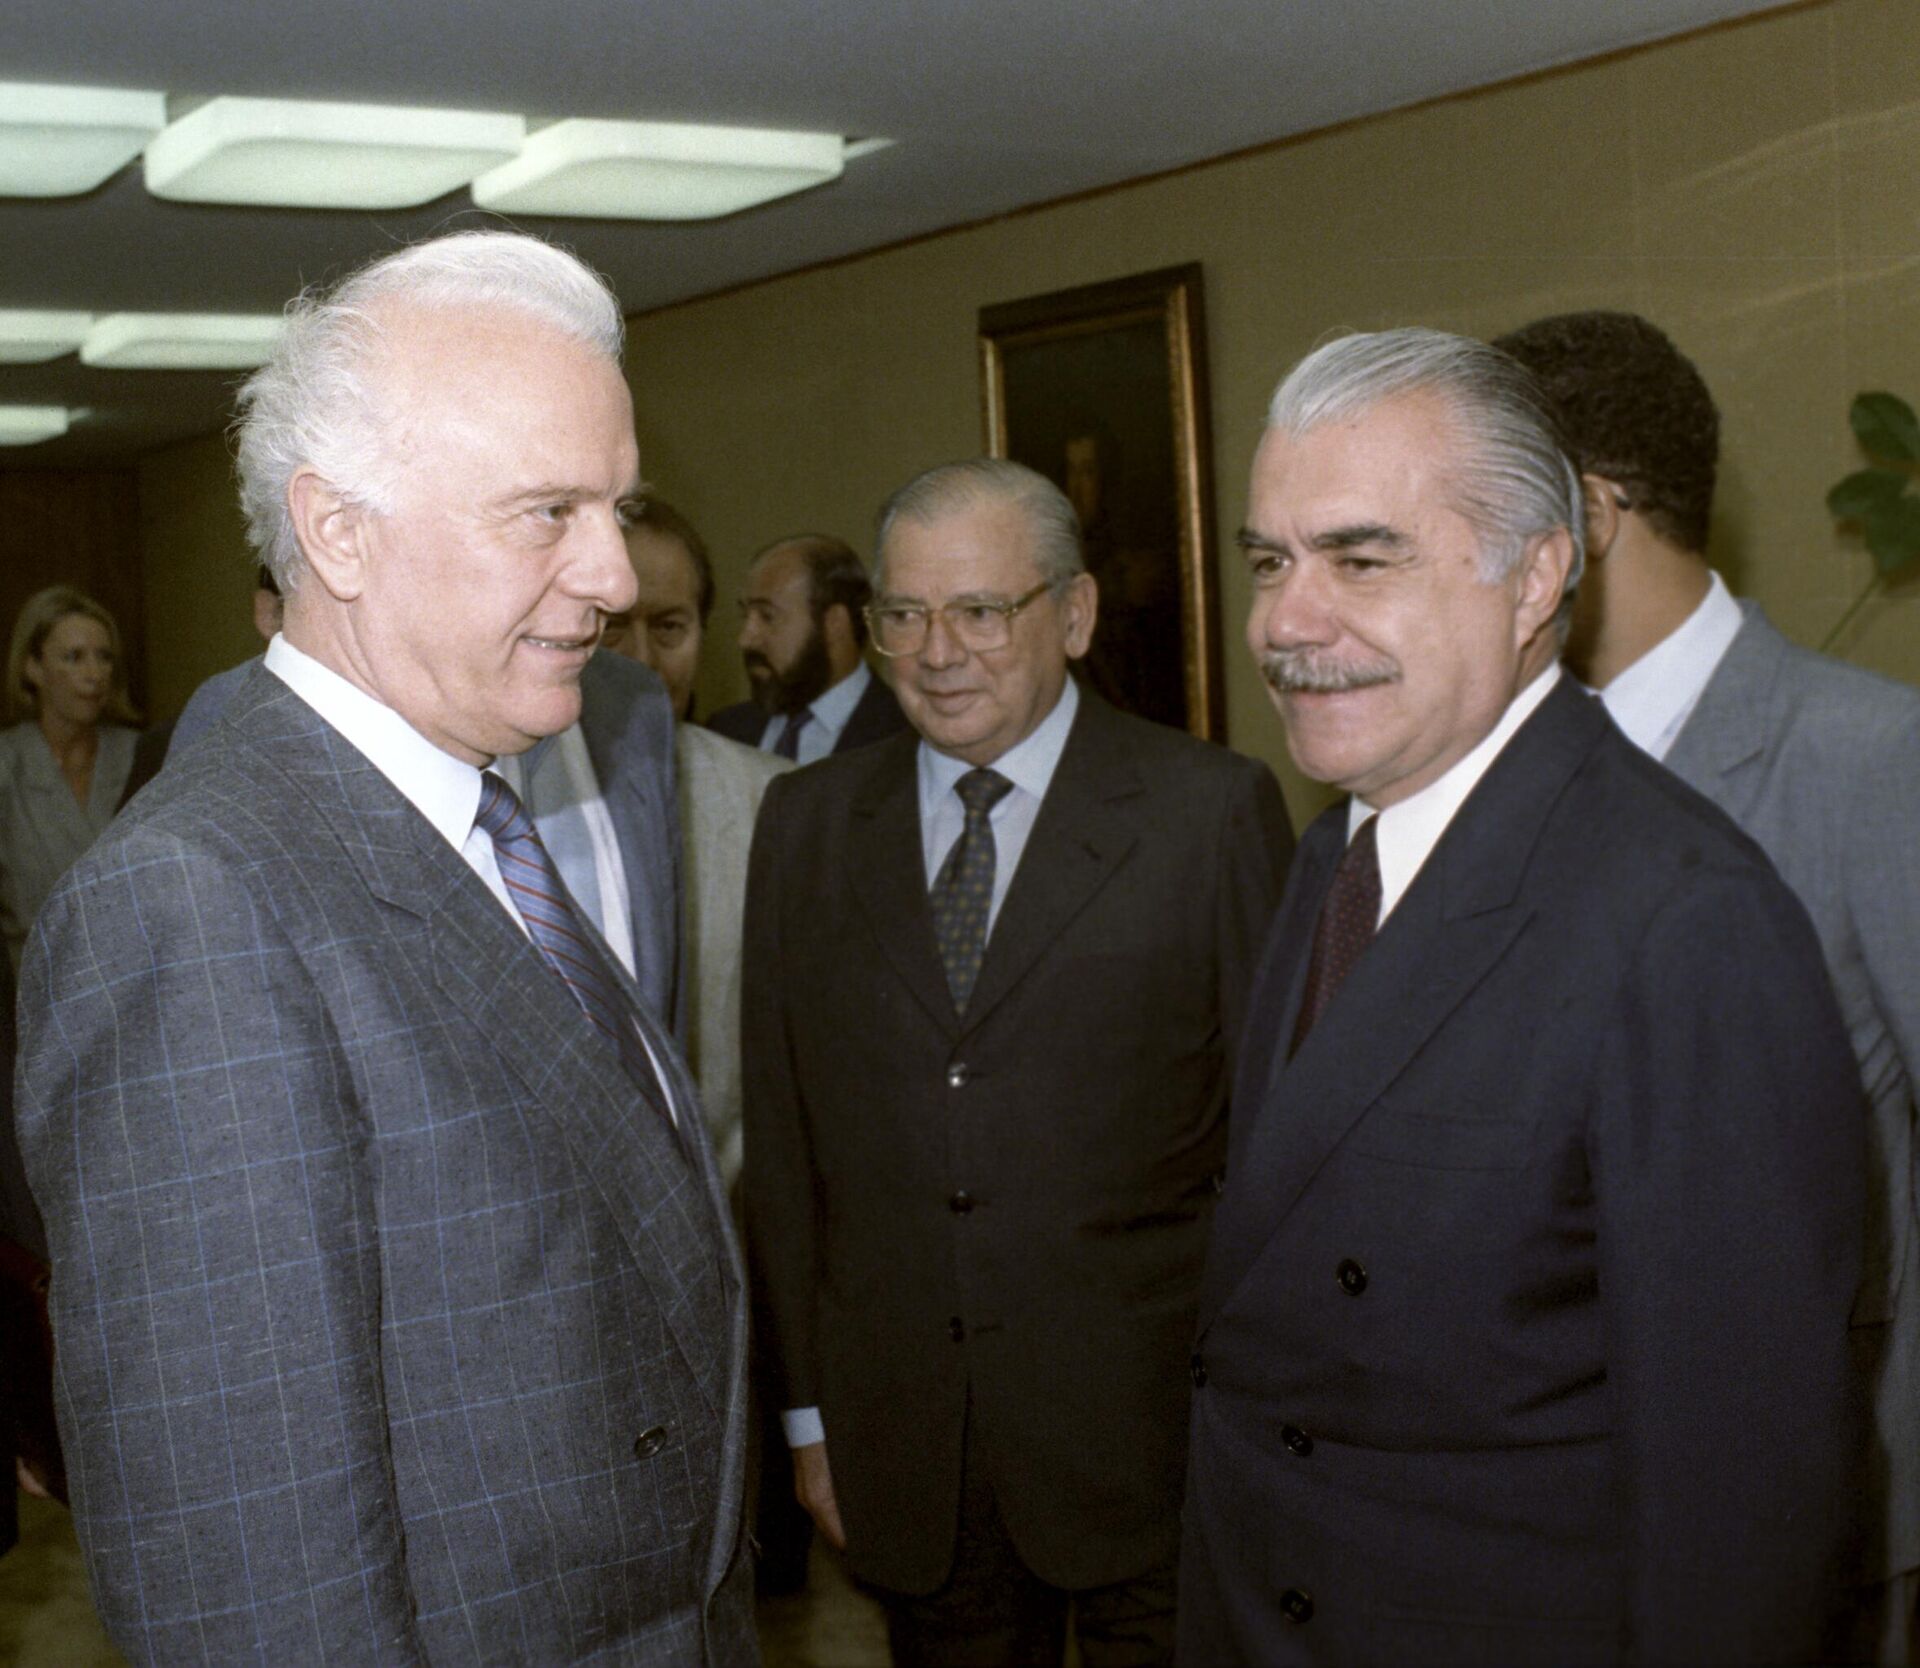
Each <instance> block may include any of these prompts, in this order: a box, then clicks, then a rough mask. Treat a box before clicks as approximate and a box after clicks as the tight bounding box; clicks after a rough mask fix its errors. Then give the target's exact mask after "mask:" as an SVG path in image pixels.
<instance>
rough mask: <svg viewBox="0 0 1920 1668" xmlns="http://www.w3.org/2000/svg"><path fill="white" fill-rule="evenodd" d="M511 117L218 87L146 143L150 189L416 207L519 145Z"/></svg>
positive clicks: (283, 201) (271, 202) (268, 200)
mask: <svg viewBox="0 0 1920 1668" xmlns="http://www.w3.org/2000/svg"><path fill="white" fill-rule="evenodd" d="M526 132H527V124H526V122H525V121H524V120H523V119H522V118H521V117H519V116H511V115H493V114H489V113H487V112H485V111H472V110H413V109H406V108H402V107H398V106H391V105H380V104H320V103H312V102H301V101H296V100H290V99H270V98H215V99H209V100H208V101H207V102H206V103H205V104H203V105H201V106H200V107H199V108H198V109H197V110H195V111H193V112H192V113H191V114H190V115H186V116H182V117H181V118H180V120H179V121H177V122H174V123H173V124H172V125H171V126H169V127H168V128H167V130H166V131H165V132H164V133H162V134H161V135H160V136H159V137H158V138H157V139H155V140H154V141H153V143H152V144H151V145H149V146H148V147H147V160H146V175H147V189H148V190H149V191H151V192H152V193H153V194H154V196H156V197H166V198H171V199H172V200H174V201H176V202H184V203H249V204H264V205H268V206H271V207H274V208H356V209H396V208H413V207H417V206H418V205H419V204H421V203H430V202H432V201H433V200H434V198H436V197H444V196H445V195H446V194H447V193H448V192H449V191H452V190H455V189H457V188H458V187H460V186H463V185H465V184H466V183H467V181H469V180H470V179H472V178H473V177H474V175H475V174H478V173H479V172H481V171H482V170H483V169H486V168H491V167H493V166H494V165H495V164H496V163H499V162H503V161H505V160H506V159H507V158H508V157H511V156H513V155H514V154H515V153H516V152H518V151H519V149H520V146H521V143H522V141H523V140H524V139H525V138H526Z"/></svg>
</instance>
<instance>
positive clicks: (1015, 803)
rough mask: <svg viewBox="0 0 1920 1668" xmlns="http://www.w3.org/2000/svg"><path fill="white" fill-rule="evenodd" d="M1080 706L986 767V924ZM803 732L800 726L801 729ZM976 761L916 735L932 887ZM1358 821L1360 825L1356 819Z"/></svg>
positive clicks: (954, 834)
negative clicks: (991, 781) (990, 784)
mask: <svg viewBox="0 0 1920 1668" xmlns="http://www.w3.org/2000/svg"><path fill="white" fill-rule="evenodd" d="M1079 710H1080V690H1079V688H1078V686H1077V685H1076V684H1075V683H1074V681H1073V679H1072V678H1071V677H1069V678H1068V679H1067V684H1066V688H1064V689H1063V690H1061V692H1060V699H1059V700H1057V701H1055V702H1054V704H1053V711H1052V712H1050V713H1048V714H1047V716H1046V717H1045V718H1043V719H1041V720H1040V722H1039V723H1038V724H1036V725H1035V726H1034V728H1033V733H1032V734H1031V735H1029V736H1028V737H1027V738H1026V740H1024V741H1022V742H1019V743H1018V744H1016V745H1015V746H1013V747H1009V748H1008V749H1007V750H1006V752H1004V753H1002V754H1001V755H1000V757H999V758H997V759H995V760H994V761H993V763H992V765H990V766H989V767H988V768H989V769H992V770H997V771H998V772H999V773H1000V774H1001V775H1002V776H1004V777H1006V779H1007V780H1008V781H1009V782H1011V783H1012V784H1013V790H1012V792H1010V793H1007V794H1004V795H1002V796H1001V799H1000V803H999V804H997V805H995V806H994V808H993V809H992V810H991V811H990V812H988V813H987V817H988V821H989V822H991V823H992V825H993V855H994V862H993V899H992V901H991V902H990V903H989V904H988V906H987V932H988V934H989V935H991V934H992V932H993V924H994V922H995V921H997V920H998V919H999V918H1000V905H1001V904H1002V903H1004V902H1005V901H1006V896H1007V888H1008V887H1009V886H1010V885H1012V884H1013V874H1014V871H1015V870H1016V869H1018V868H1019V867H1020V858H1021V856H1022V855H1023V854H1024V853H1025V851H1026V849H1027V836H1028V835H1030V834H1031V833H1032V832H1033V825H1034V822H1035V821H1036V820H1037V819H1038V817H1039V815H1040V805H1041V802H1042V801H1043V800H1045V798H1046V797H1047V789H1048V787H1049V786H1050V785H1051V784H1052V782H1053V773H1054V771H1055V770H1056V769H1057V768H1058V766H1059V764H1060V755H1061V754H1062V753H1063V752H1065V751H1066V746H1067V736H1068V733H1069V732H1070V731H1071V730H1072V729H1073V715H1074V714H1075V713H1076V712H1078V711H1079ZM802 733H803V734H804V733H805V732H804V731H803V732H802ZM972 769H973V766H972V765H970V764H968V763H967V761H966V760H965V759H956V758H954V757H953V756H952V755H951V754H949V753H942V752H939V751H938V750H937V749H935V748H933V747H930V746H929V745H928V744H927V743H926V742H924V741H923V742H921V743H920V846H921V853H922V855H923V856H924V857H925V859H926V865H927V885H928V886H929V887H931V886H932V885H933V882H934V877H935V876H936V875H938V874H939V873H940V866H941V865H942V864H943V863H945V862H946V860H947V854H948V853H949V852H950V851H952V850H953V844H954V842H955V841H956V840H958V839H959V838H960V835H961V833H962V832H963V831H964V830H965V828H966V826H967V808H966V806H965V805H964V804H962V803H961V800H960V795H959V794H958V793H957V792H956V791H955V784H956V783H957V782H958V781H959V780H960V778H961V777H962V776H964V775H966V773H967V772H968V771H970V770H972ZM1355 826H1358V825H1357V824H1356V825H1355ZM780 1424H781V1428H782V1429H783V1430H785V1432H786V1436H787V1446H788V1447H790V1448H803V1447H805V1446H806V1445H807V1444H809V1443H812V1442H824V1441H826V1439H827V1432H826V1426H825V1425H824V1424H823V1423H822V1422H821V1419H820V1410H819V1408H817V1407H793V1408H788V1409H787V1410H786V1411H785V1412H784V1413H782V1414H781V1415H780Z"/></svg>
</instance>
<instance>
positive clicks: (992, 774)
mask: <svg viewBox="0 0 1920 1668" xmlns="http://www.w3.org/2000/svg"><path fill="white" fill-rule="evenodd" d="M953 791H954V792H955V793H957V794H958V795H959V796H960V803H961V804H962V805H964V806H966V808H967V823H966V827H965V828H963V829H962V830H961V831H960V838H959V839H957V840H955V841H954V843H953V850H952V851H950V852H949V853H948V854H947V860H946V862H945V863H944V864H942V865H941V868H940V873H939V875H938V876H937V877H936V879H935V880H934V883H933V890H932V892H931V893H930V894H929V895H928V896H929V898H930V900H931V902H932V904H933V940H934V943H935V944H937V945H938V946H939V947H940V960H941V961H942V962H943V963H944V964H945V965H946V969H947V988H948V989H949V990H951V991H952V992H953V1005H954V1007H955V1008H956V1009H957V1010H958V1011H959V1012H961V1013H965V1012H966V1011H967V1001H968V999H969V998H970V997H971V996H972V995H973V984H974V981H975V980H976V979H978V978H979V977H980V963H981V962H982V961H984V960H985V959H986V954H987V921H988V917H989V916H990V915H991V913H992V910H993V865H994V850H993V821H992V815H991V813H992V811H993V808H994V806H996V805H998V804H999V803H1000V801H1001V800H1003V799H1005V798H1006V796H1007V795H1008V794H1010V793H1012V792H1013V784H1012V783H1011V782H1009V781H1008V780H1007V779H1006V777H1004V776H1002V775H1001V774H1000V773H999V772H998V771H997V770H985V769H980V770H970V771H968V772H967V773H966V775H964V776H962V777H961V778H960V780H959V781H958V782H956V783H954V785H953Z"/></svg>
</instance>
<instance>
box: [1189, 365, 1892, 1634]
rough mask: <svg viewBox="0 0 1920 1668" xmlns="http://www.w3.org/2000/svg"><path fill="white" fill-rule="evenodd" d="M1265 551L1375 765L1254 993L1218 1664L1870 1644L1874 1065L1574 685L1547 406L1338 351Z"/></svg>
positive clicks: (1256, 631) (1312, 718)
mask: <svg viewBox="0 0 1920 1668" xmlns="http://www.w3.org/2000/svg"><path fill="white" fill-rule="evenodd" d="M1240 542H1241V545H1242V548H1243V549H1244V551H1245V553H1246V560H1247V567H1248V574H1249V579H1250V581H1251V593H1252V607H1251V610H1250V612H1249V616H1248V622H1247V639H1248V644H1249V647H1250V648H1251V649H1252V650H1253V652H1254V655H1255V656H1256V658H1257V661H1258V663H1259V666H1260V669H1261V671H1262V673H1263V674H1264V676H1265V678H1266V681H1267V683H1268V685H1269V687H1270V689H1271V691H1272V696H1273V702H1274V705H1275V706H1276V708H1277V709H1278V710H1279V713H1280V717H1281V719H1282V721H1283V723H1284V724H1285V726H1286V731H1287V742H1288V746H1289V748H1290V749H1291V751H1292V753H1293V757H1294V760H1295V762H1296V763H1297V764H1298V765H1299V766H1300V768H1301V769H1302V770H1303V771H1305V772H1306V773H1307V774H1308V775H1309V776H1312V777H1314V778H1316V779H1317V780H1320V781H1324V782H1329V783H1332V784H1333V785H1335V786H1336V787H1339V788H1341V789H1342V790H1344V791H1345V793H1346V794H1347V795H1348V796H1349V797H1348V798H1346V799H1345V800H1344V801H1343V802H1342V803H1340V804H1338V805H1336V806H1335V807H1334V808H1333V809H1331V810H1330V811H1328V812H1327V813H1326V814H1325V815H1324V816H1322V817H1321V819H1320V820H1319V821H1318V822H1316V823H1315V824H1314V825H1313V827H1312V828H1311V829H1310V830H1309V831H1308V833H1307V835H1306V837H1305V839H1304V840H1303V841H1302V843H1301V847H1300V856H1299V860H1298V861H1297V862H1296V863H1295V865H1294V868H1293V872H1292V875H1291V876H1290V878H1289V880H1288V885H1287V894H1286V897H1285V899H1284V900H1283V901H1282V904H1281V907H1280V914H1279V916H1278V917H1277V919H1276V922H1275V925H1274V929H1273V932H1272V934H1271V936H1270V937H1269V940H1268V943H1267V950H1266V956H1265V960H1264V962H1263V965H1262V969H1261V974H1260V979H1259V982H1258V984H1257V985H1256V986H1255V988H1254V992H1253V997H1252V1001H1251V1002H1250V1004H1249V1008H1248V1012H1249V1014H1250V1015H1252V1016H1254V1017H1253V1018H1252V1019H1251V1020H1250V1022H1249V1026H1248V1037H1247V1040H1246V1042H1245V1044H1244V1045H1243V1047H1242V1050H1241V1054H1240V1063H1239V1076H1238V1078H1237V1080H1236V1084H1235V1088H1234V1093H1233V1124H1232V1129H1231V1136H1230V1144H1229V1148H1228V1155H1227V1166H1226V1176H1227V1180H1226V1189H1225V1192H1224V1195H1223V1197H1222V1198H1221V1201H1220V1208H1219V1211H1218V1213H1217V1215H1216V1217H1215V1220H1214V1230H1213V1238H1212V1241H1211V1244H1210V1246H1209V1248H1208V1257H1207V1271H1206V1274H1205V1276H1204V1278H1203V1280H1202V1284H1201V1296H1200V1304H1199V1317H1200V1318H1199V1330H1198V1335H1197V1339H1196V1342H1195V1345H1194V1354H1193V1359H1192V1374H1193V1382H1194V1384H1195V1386H1196V1387H1197V1388H1196V1390H1195V1393H1194V1398H1193V1415H1192V1451H1191V1454H1190V1458H1189V1467H1188V1477H1189V1486H1188V1494H1187V1503H1186V1521H1185V1536H1184V1544H1183V1553H1182V1561H1181V1570H1180V1581H1181V1588H1180V1603H1181V1620H1180V1648H1181V1655H1182V1659H1183V1660H1185V1661H1188V1662H1193V1663H1203V1662H1204V1663H1210V1664H1224V1663H1234V1662H1262V1663H1316V1662H1329V1663H1331V1662H1340V1663H1364V1662H1380V1663H1392V1662H1419V1663H1454V1662H1497V1663H1541V1664H1547V1663H1552V1664H1559V1665H1564V1664H1571V1663H1594V1662H1616V1661H1622V1660H1625V1661H1635V1662H1673V1663H1679V1662H1807V1661H1814V1660H1830V1658H1828V1657H1826V1656H1825V1655H1823V1648H1824V1644H1825V1641H1824V1639H1823V1627H1824V1626H1825V1625H1826V1623H1827V1620H1828V1616H1827V1612H1828V1609H1829V1607H1830V1605H1831V1604H1832V1602H1833V1599H1834V1597H1835V1585H1834V1583H1835V1578H1836V1576H1837V1574H1838V1556H1837V1555H1838V1553H1839V1551H1840V1543H1841V1539H1842V1532H1843V1526H1844V1523H1845V1521H1846V1518H1845V1512H1844V1506H1845V1503H1846V1499H1847V1490H1848V1485H1849V1475H1848V1465H1849V1460H1850V1457H1851V1434H1850V1425H1851V1422H1852V1420H1853V1419H1854V1417H1855V1416H1856V1414H1857V1411H1858V1398H1857V1394H1856V1391H1855V1387H1854V1385H1853V1383H1852V1381H1851V1376H1850V1370H1849V1362H1848V1349H1847V1316H1848V1311H1849V1308H1850V1306H1851V1303H1852V1297H1853V1288H1854V1284H1855V1281H1856V1280H1857V1278H1858V1275H1859V1262H1860V1233H1861V1219H1862V1205H1863V1192H1862V1172H1863V1162H1862V1161H1863V1142H1862V1139H1861V1113H1860V1107H1859V1095H1860V1088H1859V1079H1858V1076H1857V1074H1856V1072H1855V1070H1854V1067H1853V1061H1852V1055H1851V1053H1850V1051H1849V1049H1848V1047H1847V1038H1846V1032H1845V1030H1844V1028H1843V1027H1842V1025H1841V1022H1840V1016H1839V1013H1838V1010H1837V1009H1836V1007H1835V1005H1834V999H1833V995H1832V992H1831V991H1830V990H1829V989H1828V988H1827V982H1826V978H1825V975H1824V974H1823V972H1822V970H1821V965H1820V956H1819V946H1818V945H1817V943H1816V942H1815V940H1814V936H1813V929H1812V926H1811V924H1810V923H1809V922H1808V920H1807V917H1806V913H1805V911H1804V910H1802V909H1801V907H1800V905H1799V904H1798V903H1797V902H1796V901H1795V899H1794V897H1793V895H1792V894H1791V893H1790V892H1789V891H1788V890H1787V888H1786V887H1785V885H1784V884H1783V883H1782V882H1781V881H1780V879H1779V877H1778V876H1776V875H1775V874H1774V872H1773V870H1772V868H1771V867H1770V866H1769V865H1768V863H1767V861H1766V859H1765V857H1764V856H1762V855H1761V853H1760V851H1759V850H1758V848H1757V847H1755V846H1754V845H1753V844H1752V843H1751V842H1750V841H1748V840H1747V839H1746V838H1745V837H1744V836H1742V835H1741V834H1740V833H1739V832H1738V831H1737V830H1736V829H1735V828H1734V826H1733V824H1732V823H1730V822H1729V821H1728V820H1727V819H1726V818H1725V817H1724V816H1722V815H1721V814H1720V812H1718V811H1717V810H1715V809H1714V808H1713V807H1712V806H1711V805H1709V804H1708V803H1707V801H1706V800H1704V799H1702V798H1701V797H1699V796H1698V795H1697V794H1695V793H1694V792H1693V791H1692V790H1691V789H1689V788H1687V787H1685V786H1684V785H1683V784H1682V783H1681V782H1680V781H1679V780H1678V779H1676V778H1675V777H1672V776H1670V775H1668V774H1667V772H1666V771H1664V770H1662V769H1661V768H1660V767H1659V766H1658V765H1656V764H1654V763H1653V762H1652V761H1651V760H1649V759H1648V758H1646V757H1645V756H1644V755H1643V754H1642V753H1641V752H1640V751H1639V750H1638V749H1637V748H1635V747H1634V746H1633V745H1632V744H1631V743H1630V742H1628V741H1627V740H1626V739H1625V738H1624V737H1623V736H1621V735H1620V733H1619V732H1618V731H1617V730H1615V729H1614V727H1613V725H1612V723H1611V722H1610V721H1609V719H1608V717H1607V714H1606V711H1605V709H1604V708H1603V707H1602V706H1601V705H1600V703H1598V702H1597V701H1594V700H1592V699H1590V698H1589V697H1588V695H1587V694H1586V693H1585V691H1583V690H1582V689H1581V688H1580V687H1579V686H1578V685H1577V684H1575V683H1574V682H1573V681H1572V680H1571V679H1568V678H1566V677H1564V676H1563V675H1562V673H1561V672H1560V669H1559V664H1558V660H1559V650H1560V643H1561V634H1562V622H1563V620H1564V619H1565V615H1566V602H1567V598H1568V593H1569V591H1570V589H1571V587H1572V585H1573V584H1574V582H1575V581H1576V579H1577V577H1578V574H1579V568H1580V558H1581V515H1580V488H1579V482H1578V479H1577V477H1576V476H1575V474H1574V472H1573V469H1572V467H1571V465H1570V464H1569V463H1568V462H1567V460H1566V458H1565V457H1564V455H1563V454H1562V452H1561V449H1560V446H1559V444H1558V441H1557V436H1556V432H1555V428H1554V424H1553V420H1552V418H1551V417H1550V416H1549V415H1548V413H1547V410H1546V407H1545V404H1544V401H1543V399H1542V397H1541V395H1540V393H1539V391H1538V389H1537V388H1536V387H1535V386H1534V385H1533V382H1532V380H1531V378H1530V377H1529V376H1528V375H1527V373H1526V372H1524V371H1523V370H1521V368H1520V367H1519V366H1518V365H1517V364H1515V363H1514V362H1513V361H1512V360H1510V359H1508V358H1507V357H1506V356H1505V355H1503V354H1500V353H1498V352H1496V351H1494V350H1493V349H1491V348H1488V347H1486V346H1484V345H1482V344H1480V343H1477V342H1469V341H1465V340H1463V339H1461V338H1459V337H1452V336H1445V335H1441V334H1439V333H1437V332H1432V331H1389V332H1385V333H1383V334H1379V335H1373V336H1358V337H1348V338H1343V339H1341V340H1338V341H1335V342H1333V343H1330V344H1329V345H1327V346H1326V347H1324V348H1322V349H1320V350H1319V351H1318V352H1317V353H1315V354H1314V355H1312V356H1311V357H1309V358H1308V359H1306V360H1305V361H1303V362H1302V363H1301V364H1300V365H1299V366H1298V367H1296V369H1295V370H1294V371H1293V373H1292V374H1291V375H1290V376H1289V377H1288V378H1287V380H1286V381H1285V382H1284V383H1283V384H1282V385H1281V387H1280V390H1279V392H1278V393H1277V394H1276V395H1275V397H1274V401H1273V405H1272V409H1271V412H1270V414H1269V419H1268V428H1267V432H1266V436H1265V438H1264V439H1263V440H1262V442H1261V445H1260V450H1259V453H1258V455H1257V456H1256V458H1255V460H1254V465H1253V480H1252V486H1251V489H1250V492H1249V505H1248V511H1247V524H1246V527H1245V529H1244V530H1243V532H1242V534H1241V538H1240Z"/></svg>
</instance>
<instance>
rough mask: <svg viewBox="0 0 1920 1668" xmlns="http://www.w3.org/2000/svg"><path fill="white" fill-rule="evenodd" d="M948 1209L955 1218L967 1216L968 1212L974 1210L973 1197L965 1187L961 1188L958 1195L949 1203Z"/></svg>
mask: <svg viewBox="0 0 1920 1668" xmlns="http://www.w3.org/2000/svg"><path fill="white" fill-rule="evenodd" d="M947 1209H948V1210H950V1211H952V1212H953V1214H954V1215H955V1216H965V1215H966V1214H967V1212H968V1211H970V1210H972V1209H973V1195H972V1194H971V1193H969V1192H968V1191H967V1190H966V1189H965V1188H964V1187H963V1188H961V1189H960V1191H959V1192H958V1193H956V1194H954V1196H953V1197H952V1198H951V1199H949V1200H948V1201H947Z"/></svg>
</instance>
